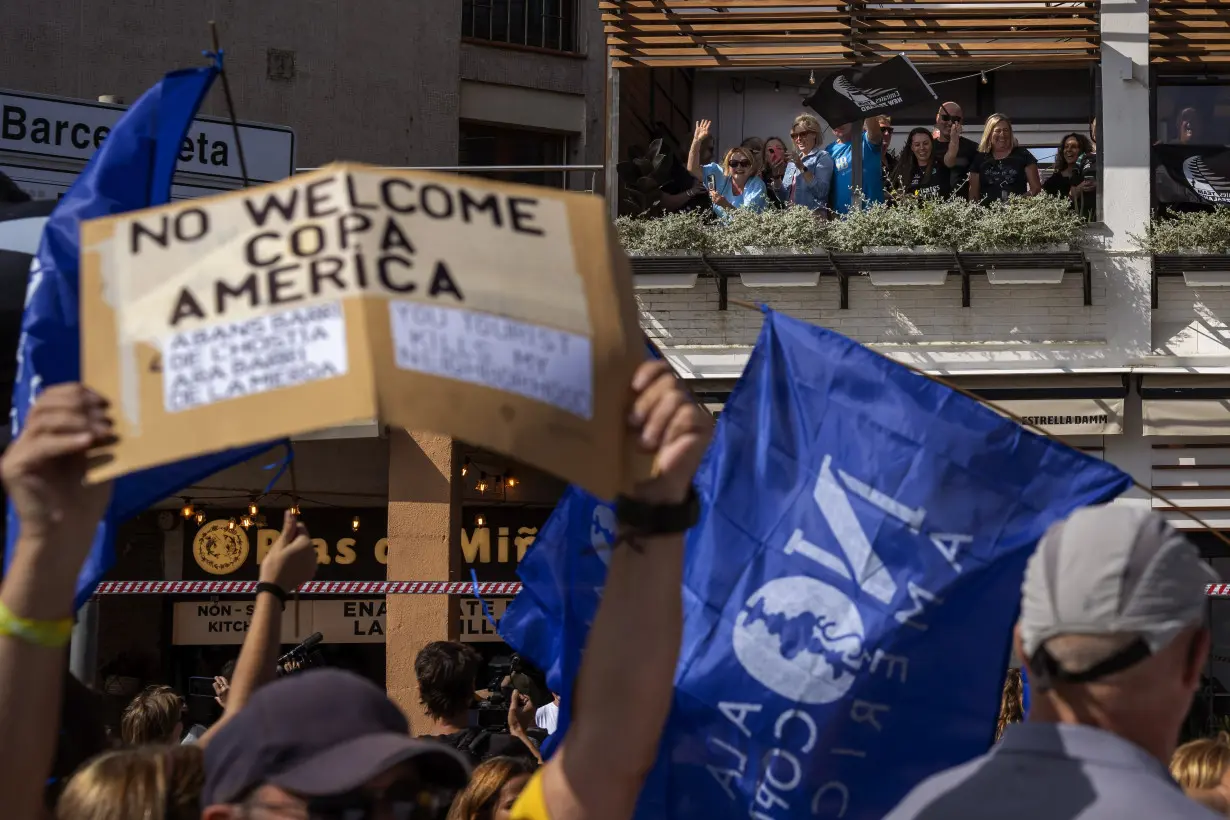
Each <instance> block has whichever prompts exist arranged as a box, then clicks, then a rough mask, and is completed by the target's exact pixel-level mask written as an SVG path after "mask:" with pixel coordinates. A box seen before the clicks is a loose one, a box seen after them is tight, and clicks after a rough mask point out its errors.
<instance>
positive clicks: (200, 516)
mask: <svg viewBox="0 0 1230 820" xmlns="http://www.w3.org/2000/svg"><path fill="white" fill-rule="evenodd" d="M193 518H194V519H195V520H196V523H197V526H198V527H199V526H200V525H201V524H204V523H205V511H204V510H200V509H198V510H197V511H196V515H195V516H193Z"/></svg>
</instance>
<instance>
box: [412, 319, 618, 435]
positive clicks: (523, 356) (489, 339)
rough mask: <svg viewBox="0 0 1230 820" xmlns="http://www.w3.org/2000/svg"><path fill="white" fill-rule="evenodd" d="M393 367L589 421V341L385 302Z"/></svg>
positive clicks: (545, 329)
mask: <svg viewBox="0 0 1230 820" xmlns="http://www.w3.org/2000/svg"><path fill="white" fill-rule="evenodd" d="M389 322H390V327H391V331H392V335H393V347H394V352H395V355H396V360H397V366H398V367H399V368H401V369H402V370H414V371H417V372H419V373H430V374H432V375H434V376H443V377H445V378H449V379H457V380H458V381H464V382H470V383H471V384H481V385H486V386H488V387H493V388H496V389H497V390H504V391H506V392H509V393H517V394H519V395H522V396H525V397H526V398H530V399H534V400H536V401H541V402H544V403H546V404H549V405H551V406H553V407H558V408H559V409H561V410H564V411H566V412H569V413H572V414H573V415H575V416H580V417H581V418H583V419H590V418H592V417H593V404H594V388H593V385H594V372H593V355H592V351H591V346H590V340H589V339H588V338H587V337H585V336H579V335H577V334H575V333H567V332H565V331H562V330H555V329H554V328H549V327H543V326H542V325H534V324H529V323H528V322H519V321H516V320H514V319H507V318H504V317H502V316H493V315H491V314H490V313H481V312H479V311H475V310H465V309H463V308H445V307H437V306H435V305H425V304H422V303H417V302H404V301H392V302H389Z"/></svg>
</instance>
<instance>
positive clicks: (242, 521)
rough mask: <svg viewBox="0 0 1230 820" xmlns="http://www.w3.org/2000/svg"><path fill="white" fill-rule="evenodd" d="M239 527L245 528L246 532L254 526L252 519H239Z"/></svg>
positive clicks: (245, 517)
mask: <svg viewBox="0 0 1230 820" xmlns="http://www.w3.org/2000/svg"><path fill="white" fill-rule="evenodd" d="M239 526H241V527H243V528H244V529H245V530H246V529H248V528H249V527H251V526H252V518H251V517H250V516H247V515H245V516H244V517H243V518H241V519H239Z"/></svg>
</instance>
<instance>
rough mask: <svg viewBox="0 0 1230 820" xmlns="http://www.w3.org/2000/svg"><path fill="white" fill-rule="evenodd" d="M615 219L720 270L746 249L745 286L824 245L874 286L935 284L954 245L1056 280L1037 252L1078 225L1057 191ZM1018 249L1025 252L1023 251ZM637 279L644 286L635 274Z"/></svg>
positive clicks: (982, 265)
mask: <svg viewBox="0 0 1230 820" xmlns="http://www.w3.org/2000/svg"><path fill="white" fill-rule="evenodd" d="M616 224H617V227H618V228H619V235H620V240H621V242H622V243H623V245H624V248H625V249H626V250H627V251H628V253H629V254H630V255H634V256H653V257H666V256H672V255H678V254H681V253H682V254H687V255H693V256H697V255H700V254H702V253H704V254H713V255H715V256H717V257H719V259H718V263H720V264H724V265H726V266H727V270H730V269H731V265H730V263H731V257H737V256H746V257H751V258H752V259H755V261H754V262H753V261H752V259H749V262H748V265H747V270H746V272H744V271H742V270H740V271H739V275H740V277H741V278H742V281H743V284H744V285H747V286H749V287H787V286H791V285H798V286H807V285H815V284H817V283H818V281H819V278H820V270H819V269H820V267H821V265H819V264H817V265H816V266H815V267H816V268H817V269H816V270H814V271H812V270H807V267H808V265H809V264H810V262H809V261H802V260H800V261H798V262H791V261H790V260H789V257H791V256H799V255H821V254H825V253H827V252H829V251H831V252H834V253H839V254H842V255H845V256H847V257H848V256H859V257H862V259H861V260H860V261H859V262H851V263H848V264H850V267H851V269H852V270H853V269H857V270H859V271H861V272H863V273H865V274H866V275H867V276H868V278H869V279H870V280H871V282H872V284H874V285H876V286H888V287H892V286H902V285H933V286H934V285H941V284H943V283H944V282H945V281H946V280H947V278H948V274H949V272H950V271H953V270H956V269H957V267H958V261H957V254H958V253H960V254H962V255H965V254H978V255H981V256H983V257H985V258H984V259H981V260H976V261H975V262H974V264H975V265H976V266H977V267H978V269H979V270H985V271H986V273H987V277H988V279H989V280H990V281H991V282H992V283H994V284H1021V283H1031V284H1043V283H1057V282H1060V281H1062V279H1063V273H1064V268H1063V266H1062V264H1060V263H1059V261H1058V260H1057V262H1056V264H1055V266H1054V267H1047V266H1046V264H1047V262H1048V260H1045V259H1043V260H1039V259H1038V258H1037V257H1038V256H1039V255H1050V254H1059V253H1070V249H1071V248H1074V247H1077V246H1078V244H1079V243H1080V241H1081V240H1082V238H1083V232H1084V226H1085V223H1084V222H1083V220H1082V219H1081V217H1080V215H1079V214H1077V213H1076V212H1075V211H1073V210H1072V209H1071V208H1070V207H1069V205H1068V203H1067V202H1066V201H1065V200H1061V199H1058V198H1056V197H1049V196H1037V197H1028V198H1026V197H1018V198H1013V199H1010V200H1008V201H1007V202H1002V203H994V204H992V205H991V206H989V207H983V206H980V205H977V204H974V203H971V202H969V201H967V200H963V199H927V198H916V199H910V200H907V201H904V202H901V203H899V204H897V205H894V206H892V207H889V206H886V205H873V206H872V207H870V208H867V209H864V210H862V211H857V212H854V213H851V214H848V215H846V216H843V217H840V218H837V219H833V220H831V221H829V222H823V221H820V220H819V219H817V218H816V217H815V216H814V215H813V214H812V213H810V212H809V211H807V210H806V209H804V208H798V207H795V208H789V209H786V210H766V211H763V212H760V213H757V212H754V211H749V210H743V209H739V210H736V211H733V212H731V213H729V214H728V215H727V217H726V218H724V219H714V218H712V217H711V215H710V214H709V213H707V212H694V213H691V214H668V215H666V216H664V217H661V218H657V219H629V218H626V217H625V218H621V219H619V220H618V222H617V223H616ZM1227 244H1230V241H1228V242H1227ZM1026 256H1028V257H1031V258H1030V259H1029V260H1028V262H1026V261H1025V260H1024V259H1022V257H1026ZM885 257H895V258H892V259H886V258H885ZM773 258H781V259H782V268H783V270H780V271H779V270H774V269H773V264H772V262H771V260H772V259H773ZM723 259H724V260H725V261H722V260H723ZM1018 260H1020V261H1018ZM1067 264H1071V262H1070V260H1069V261H1068V262H1067ZM856 266H857V267H856ZM732 272H733V271H732ZM647 275H649V276H655V277H658V278H660V277H662V276H666V274H647ZM671 275H676V274H671ZM693 281H694V279H693ZM637 284H638V287H648V286H649V285H648V284H646V283H644V282H642V281H641V277H640V276H639V275H638V283H637ZM656 286H659V287H660V286H661V285H656Z"/></svg>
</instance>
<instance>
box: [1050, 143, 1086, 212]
mask: <svg viewBox="0 0 1230 820" xmlns="http://www.w3.org/2000/svg"><path fill="white" fill-rule="evenodd" d="M1042 190H1043V191H1046V192H1047V193H1048V194H1050V195H1051V196H1057V197H1061V198H1067V199H1068V201H1070V202H1071V203H1072V207H1073V208H1076V209H1077V210H1078V211H1080V213H1081V215H1082V216H1084V217H1085V219H1087V220H1089V221H1093V220H1094V219H1096V218H1097V213H1098V181H1097V166H1096V165H1095V164H1094V156H1093V143H1092V142H1090V141H1089V138H1088V137H1086V136H1085V135H1084V134H1076V133H1072V134H1068V135H1067V136H1066V137H1064V138H1063V141H1062V142H1061V143H1060V144H1059V150H1058V151H1057V152H1056V153H1055V169H1054V171H1053V172H1052V173H1051V175H1050V177H1049V178H1048V179H1047V180H1046V184H1045V185H1043V186H1042Z"/></svg>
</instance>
